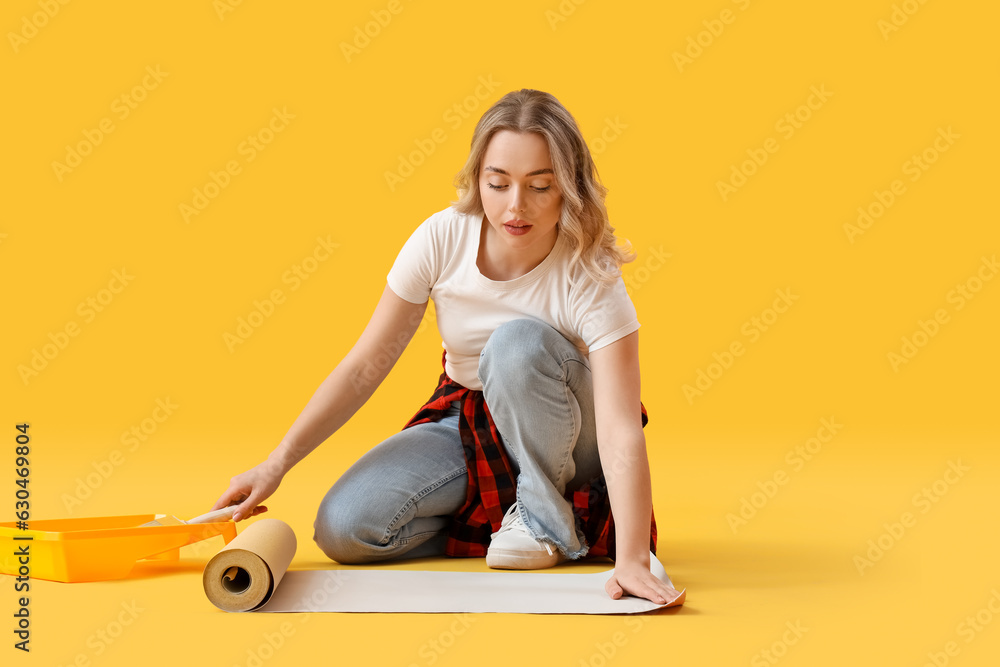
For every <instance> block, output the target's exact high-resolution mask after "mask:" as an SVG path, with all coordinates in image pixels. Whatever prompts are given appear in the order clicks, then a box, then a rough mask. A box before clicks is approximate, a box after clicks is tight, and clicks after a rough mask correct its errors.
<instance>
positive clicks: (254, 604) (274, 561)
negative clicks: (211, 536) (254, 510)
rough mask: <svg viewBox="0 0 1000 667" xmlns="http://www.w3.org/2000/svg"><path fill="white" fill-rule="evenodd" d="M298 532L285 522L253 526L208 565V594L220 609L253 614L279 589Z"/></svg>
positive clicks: (268, 521)
mask: <svg viewBox="0 0 1000 667" xmlns="http://www.w3.org/2000/svg"><path fill="white" fill-rule="evenodd" d="M295 546H296V544H295V532H294V531H293V530H292V528H291V526H289V525H288V524H287V523H285V522H284V521H280V520H278V519H261V520H259V521H256V522H254V523H252V524H250V525H249V526H248V527H247V528H246V530H244V531H243V532H242V533H240V534H239V535H238V536H237V537H236V538H235V539H233V540H232V541H231V542H230V543H229V544H227V545H226V546H225V547H223V548H222V550H221V551H219V553H217V554H215V556H213V557H212V560H210V561H209V562H208V565H206V566H205V572H204V573H203V574H202V583H203V584H204V586H205V594H206V595H208V599H209V600H211V601H212V604H214V605H215V606H216V607H218V608H219V609H223V610H225V611H252V610H254V609H257V608H259V607H261V606H263V605H264V604H265V603H266V602H267V601H268V600H269V599H270V598H271V595H272V594H273V593H274V591H275V590H277V588H278V584H279V583H281V579H282V577H284V576H285V572H286V571H287V570H288V566H289V564H290V563H291V562H292V556H294V555H295Z"/></svg>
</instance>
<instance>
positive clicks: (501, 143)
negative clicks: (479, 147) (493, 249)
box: [479, 130, 562, 249]
mask: <svg viewBox="0 0 1000 667" xmlns="http://www.w3.org/2000/svg"><path fill="white" fill-rule="evenodd" d="M479 194H480V196H481V197H482V199H483V209H484V210H485V211H486V219H487V221H488V222H489V223H490V225H491V226H492V227H493V229H495V230H496V231H497V233H498V235H499V236H500V237H501V238H502V239H503V240H504V242H505V243H507V244H508V245H510V246H511V247H512V248H527V247H529V246H532V247H534V246H535V244H536V243H537V244H540V246H541V247H543V248H546V249H549V248H551V247H552V244H554V243H555V235H556V233H557V231H556V223H557V222H558V221H559V216H560V214H561V212H562V192H561V191H560V190H559V185H558V183H556V177H555V173H554V172H553V170H552V160H551V158H550V156H549V147H548V145H547V144H546V143H545V139H544V138H543V137H542V135H540V134H537V133H535V132H526V133H518V132H511V131H510V130H501V131H500V132H497V133H496V134H494V135H493V137H492V139H490V143H489V145H488V146H487V147H486V153H485V154H484V155H483V163H482V165H481V167H480V173H479Z"/></svg>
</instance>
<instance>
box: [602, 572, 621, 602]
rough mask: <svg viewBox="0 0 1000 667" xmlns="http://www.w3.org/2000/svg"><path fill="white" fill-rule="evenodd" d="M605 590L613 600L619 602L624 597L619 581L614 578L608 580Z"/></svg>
mask: <svg viewBox="0 0 1000 667" xmlns="http://www.w3.org/2000/svg"><path fill="white" fill-rule="evenodd" d="M604 590H605V591H607V593H608V595H609V596H611V599H612V600H617V599H618V598H620V597H621V596H622V592H623V591H622V587H621V586H619V585H618V580H617V579H615V578H614V577H612V578H611V579H608V583H607V584H605V586H604Z"/></svg>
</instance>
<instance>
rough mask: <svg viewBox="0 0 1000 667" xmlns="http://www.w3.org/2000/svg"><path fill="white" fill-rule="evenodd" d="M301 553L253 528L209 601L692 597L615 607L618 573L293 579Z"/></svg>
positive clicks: (271, 524) (493, 604)
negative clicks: (612, 586)
mask: <svg viewBox="0 0 1000 667" xmlns="http://www.w3.org/2000/svg"><path fill="white" fill-rule="evenodd" d="M295 546H296V543H295V533H294V532H293V531H292V529H291V527H290V526H289V525H288V524H287V523H285V522H283V521H280V520H278V519H261V520H259V521H256V522H255V523H253V524H251V525H250V526H248V527H247V528H246V529H245V530H244V531H243V532H242V533H241V534H240V535H239V536H238V537H236V538H235V539H234V540H233V541H231V542H230V543H229V544H228V545H226V546H225V547H223V549H222V550H221V551H219V553H217V554H216V555H215V556H214V557H213V558H212V559H211V560H210V561H209V562H208V565H207V566H206V567H205V572H204V575H203V578H202V580H203V583H204V586H205V593H206V595H207V596H208V599H209V600H211V601H212V603H213V604H214V605H215V606H217V607H219V608H220V609H223V610H226V611H265V612H304V611H333V612H408V613H440V612H454V613H460V612H497V613H519V614H634V613H637V612H644V611H651V610H653V609H661V608H664V607H674V606H677V605H681V604H683V603H684V599H685V591H680V592H679V593H678V594H677V595H676V596H675V597H674V598H672V599H668V600H667V602H666V603H665V604H656V603H655V602H651V601H649V600H645V599H643V598H638V597H623V598H622V599H620V600H612V599H611V598H610V597H608V594H607V592H605V590H604V584H605V582H607V580H608V579H609V578H610V577H611V575H612V573H613V572H614V570H613V569H612V570H607V571H605V572H596V573H592V574H553V573H534V572H509V571H504V572H424V571H413V570H293V571H291V572H288V571H287V570H288V566H289V564H290V563H291V562H292V557H293V556H294V555H295ZM649 562H650V571H651V572H652V573H653V574H654V575H655V576H656V577H658V578H659V579H660V581H662V582H664V583H665V584H667V585H668V586H670V587H671V588H673V587H674V585H673V583H672V582H671V581H670V577H668V576H667V573H666V572H665V571H664V569H663V565H662V564H661V563H660V561H659V560H657V558H656V556H654V555H653V554H652V553H650V555H649ZM279 584H280V585H279ZM685 590H686V589H685Z"/></svg>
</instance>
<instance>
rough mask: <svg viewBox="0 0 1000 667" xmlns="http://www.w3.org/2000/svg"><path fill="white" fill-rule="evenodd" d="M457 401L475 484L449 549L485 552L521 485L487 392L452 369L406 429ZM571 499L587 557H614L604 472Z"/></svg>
mask: <svg viewBox="0 0 1000 667" xmlns="http://www.w3.org/2000/svg"><path fill="white" fill-rule="evenodd" d="M446 358H447V352H444V353H443V354H442V355H441V366H442V367H444V364H445V360H446ZM452 401H461V406H462V407H461V414H460V415H459V418H458V430H459V434H460V435H461V438H462V448H463V450H464V452H465V463H466V467H467V468H468V471H469V486H468V491H467V493H466V496H465V504H464V505H462V508H461V509H460V510H459V511H458V512H457V513H456V514H454V515H452V521H451V526H450V528H449V531H448V540H447V544H446V546H445V553H446V554H447V555H448V556H485V555H486V549H487V547H489V545H490V535H491V534H492V533H494V532H496V531H498V530H500V523H501V521H502V520H503V516H504V513H505V512H506V511H507V509H508V508H509V507H510V506H511V505H513V504H514V500H515V499H516V496H517V486H516V484H515V476H514V473H513V469H512V467H511V465H510V461H509V460H508V458H507V453H506V451H505V450H504V446H503V438H502V437H501V435H500V432H499V431H498V430H497V427H496V424H494V423H493V417H492V416H491V415H490V411H489V408H488V407H487V405H486V401H485V400H484V398H483V392H482V391H477V390H474V389H469V388H468V387H465V386H463V385H460V384H458V383H457V382H455V381H454V380H452V379H451V378H450V377H448V374H447V372H442V373H441V377H440V378H439V379H438V386H437V389H435V390H434V393H433V394H432V395H431V397H430V399H429V400H428V401H427V402H426V403H425V404H424V405H423V407H421V408H420V410H419V411H417V413H416V414H415V415H414V416H413V417H412V418H410V420H409V421H408V422H407V423H406V425H405V426H404V427H403V428H404V429H407V428H410V427H411V426H416V425H417V424H425V423H428V422H436V421H439V420H440V419H442V418H443V417H444V415H445V413H446V412H447V411H448V409H449V408H451V403H452ZM639 408H640V410H641V411H642V426H643V428H645V427H646V423H647V422H648V421H649V417H648V415H647V414H646V406H644V405H643V404H642V402H641V401H640V402H639ZM566 500H568V501H569V502H570V503H571V504H572V506H573V513H574V514H575V516H576V520H577V526H578V527H579V528H580V529H581V530H582V531H583V534H584V536H585V537H586V539H587V544H588V545H589V546H590V548H589V549H588V551H587V554H586V556H585V557H587V558H589V557H598V556H608V557H610V558H612V559H614V558H615V524H614V517H613V516H612V515H611V499H610V498H609V497H608V488H607V483H606V482H605V479H604V474H603V473H601V474H600V475H598V476H597V477H595V478H594V479H592V480H590V481H589V482H587V483H586V484H584V485H583V486H582V487H580V488H579V489H576V490H574V491H569V490H567V492H566ZM649 550H650V551H652V552H653V553H654V554H655V553H656V517H655V516H653V515H651V516H650V524H649Z"/></svg>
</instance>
